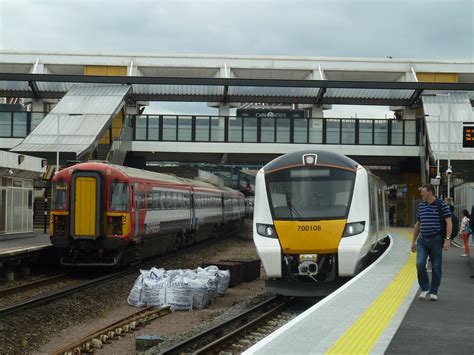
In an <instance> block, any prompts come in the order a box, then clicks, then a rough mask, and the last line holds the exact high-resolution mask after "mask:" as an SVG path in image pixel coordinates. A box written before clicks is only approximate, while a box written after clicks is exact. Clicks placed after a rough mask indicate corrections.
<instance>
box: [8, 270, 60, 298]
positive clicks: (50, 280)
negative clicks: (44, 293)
mask: <svg viewBox="0 0 474 355" xmlns="http://www.w3.org/2000/svg"><path fill="white" fill-rule="evenodd" d="M65 278H67V274H59V275H55V276H50V277H45V278H43V279H40V280H36V281H33V282H29V283H26V284H23V285H18V286H14V287H10V288H6V289H4V290H0V298H3V297H5V296H9V295H12V294H15V293H19V292H22V291H27V290H32V289H35V288H39V287H42V286H46V285H49V284H51V283H53V282H55V281H59V280H61V279H65Z"/></svg>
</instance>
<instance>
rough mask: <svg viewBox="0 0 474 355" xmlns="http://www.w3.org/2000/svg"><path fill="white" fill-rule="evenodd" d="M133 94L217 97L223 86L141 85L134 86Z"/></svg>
mask: <svg viewBox="0 0 474 355" xmlns="http://www.w3.org/2000/svg"><path fill="white" fill-rule="evenodd" d="M132 86H133V93H134V94H138V95H140V94H143V95H178V96H179V95H191V96H218V95H223V94H224V87H223V86H218V85H216V86H214V85H212V86H211V85H143V84H134V85H132Z"/></svg>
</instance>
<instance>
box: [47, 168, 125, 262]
mask: <svg viewBox="0 0 474 355" xmlns="http://www.w3.org/2000/svg"><path fill="white" fill-rule="evenodd" d="M52 190H53V191H52V210H51V217H50V235H51V242H52V244H53V245H54V246H55V247H56V248H57V249H58V250H59V251H60V256H61V263H62V264H63V265H67V266H80V265H90V266H111V265H117V264H119V263H120V258H121V256H122V250H123V249H124V248H125V246H126V244H127V243H128V240H129V239H128V238H127V237H128V236H129V235H130V231H131V227H130V224H131V223H130V222H131V221H130V213H129V206H130V193H129V187H128V183H127V182H126V181H122V182H120V181H115V182H112V183H107V180H106V178H105V177H104V176H103V174H102V173H101V172H100V171H87V170H81V171H79V170H76V171H72V173H71V174H68V173H66V171H62V172H60V175H59V176H57V177H55V178H54V179H53V183H52Z"/></svg>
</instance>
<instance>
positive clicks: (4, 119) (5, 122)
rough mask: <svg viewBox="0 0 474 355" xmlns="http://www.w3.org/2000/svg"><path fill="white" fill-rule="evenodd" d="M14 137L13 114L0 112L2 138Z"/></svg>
mask: <svg viewBox="0 0 474 355" xmlns="http://www.w3.org/2000/svg"><path fill="white" fill-rule="evenodd" d="M11 135H12V113H11V112H0V137H11Z"/></svg>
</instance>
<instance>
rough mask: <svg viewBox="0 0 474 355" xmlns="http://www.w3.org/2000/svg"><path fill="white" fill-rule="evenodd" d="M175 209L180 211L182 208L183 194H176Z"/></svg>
mask: <svg viewBox="0 0 474 355" xmlns="http://www.w3.org/2000/svg"><path fill="white" fill-rule="evenodd" d="M176 202H177V203H176V208H177V209H179V210H180V209H182V208H183V194H182V193H180V192H178V193H177V198H176Z"/></svg>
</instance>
